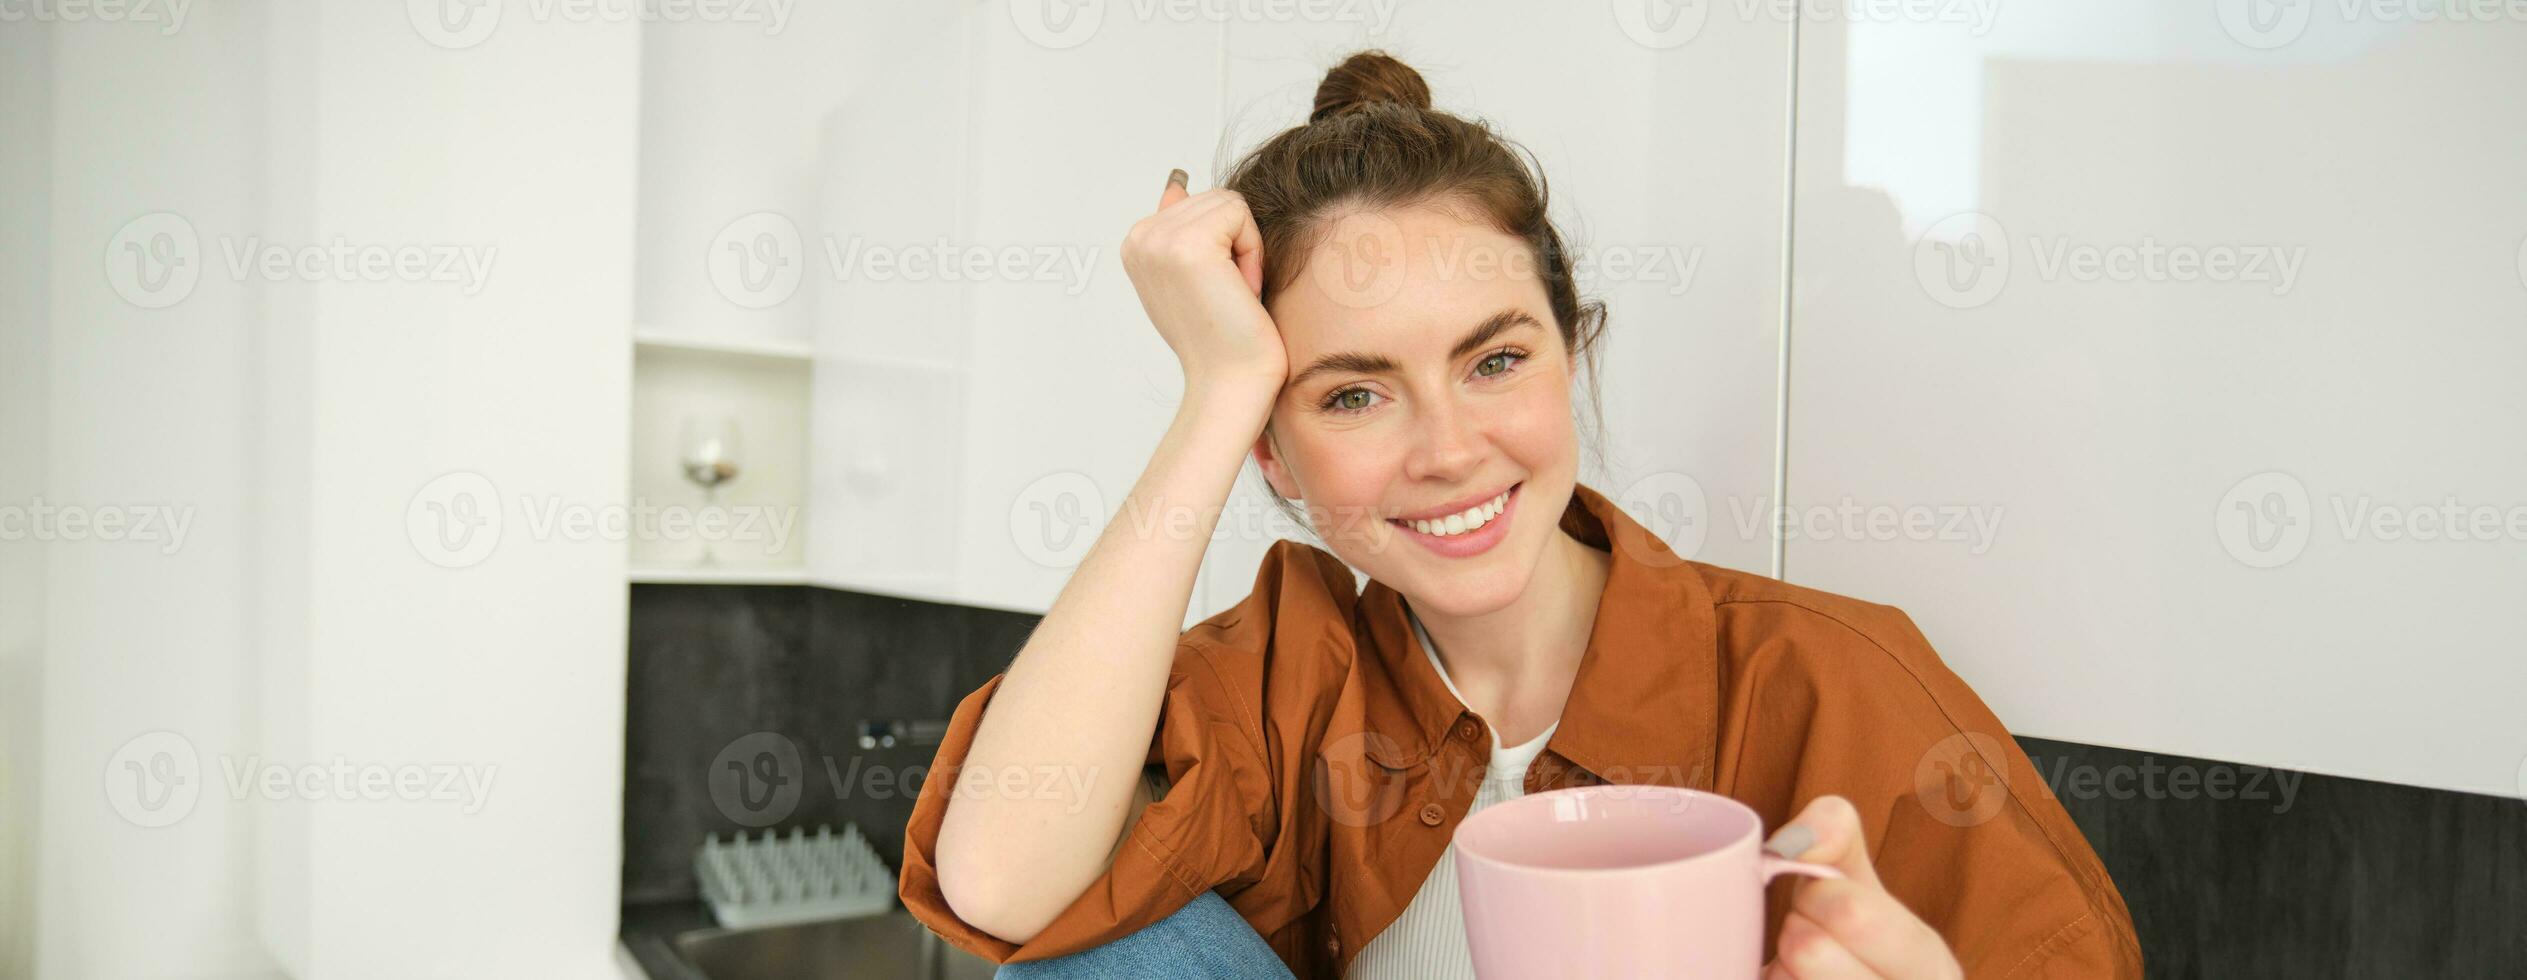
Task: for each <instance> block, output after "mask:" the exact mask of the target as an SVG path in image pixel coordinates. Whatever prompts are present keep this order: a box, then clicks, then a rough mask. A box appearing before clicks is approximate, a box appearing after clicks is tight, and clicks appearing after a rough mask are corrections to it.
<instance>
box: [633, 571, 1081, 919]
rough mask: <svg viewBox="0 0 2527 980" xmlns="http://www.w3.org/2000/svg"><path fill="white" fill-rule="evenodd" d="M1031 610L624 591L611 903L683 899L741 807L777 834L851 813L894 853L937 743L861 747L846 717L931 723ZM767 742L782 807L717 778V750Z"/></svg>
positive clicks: (775, 591)
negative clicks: (706, 848) (627, 617)
mask: <svg viewBox="0 0 2527 980" xmlns="http://www.w3.org/2000/svg"><path fill="white" fill-rule="evenodd" d="M1038 618H1039V617H1037V616H1032V615H1026V614H1020V613H1009V612H1000V611H995V610H986V609H973V608H968V607H963V606H950V605H941V604H938V603H930V602H916V601H912V600H906V599H895V598H888V597H884V596H873V595H866V594H863V593H857V592H843V591H838V590H834V589H821V588H810V587H806V586H722V585H635V586H632V597H631V671H630V682H629V686H630V688H631V692H630V698H631V703H630V705H629V708H628V713H627V715H626V718H625V721H626V728H627V731H626V732H625V737H624V756H625V766H626V770H627V771H626V772H625V778H624V787H623V795H624V800H623V900H624V901H625V902H627V903H629V902H650V901H667V900H676V899H686V898H692V897H694V895H695V890H694V881H693V852H694V849H695V848H697V847H700V846H701V843H702V838H703V835H704V834H706V833H715V834H718V835H720V836H721V837H723V838H724V837H726V836H728V835H729V834H730V833H731V832H734V831H737V830H740V829H748V828H747V827H746V825H745V824H742V823H740V822H739V819H740V818H746V819H747V820H748V821H749V822H753V823H761V822H763V821H764V820H766V819H771V823H770V824H769V826H770V827H772V828H773V829H774V830H776V831H786V830H788V829H789V828H791V827H807V828H814V827H815V826H816V825H818V824H820V823H829V824H832V825H834V827H835V829H836V830H837V831H839V830H840V829H841V826H842V824H843V823H845V822H851V823H856V824H858V825H859V826H860V830H861V832H862V833H864V834H867V835H868V837H869V842H870V843H871V844H872V845H874V846H875V847H876V848H877V851H878V853H879V855H881V856H883V857H884V858H886V860H887V863H888V864H889V865H890V866H900V863H901V861H902V857H903V846H904V822H905V821H906V820H908V819H910V818H911V816H912V801H913V794H914V791H915V790H916V789H918V788H919V785H920V779H921V777H922V776H923V775H924V774H925V773H926V772H927V770H928V768H929V764H930V757H931V754H932V753H933V751H934V750H935V749H936V746H935V745H930V744H915V743H910V742H898V743H897V744H896V745H895V746H893V747H891V748H884V747H881V748H871V749H863V748H861V747H860V745H859V736H860V724H861V722H862V721H864V720H880V721H882V720H890V719H892V720H903V721H944V720H945V719H946V718H947V716H948V713H949V712H950V711H951V710H953V709H954V708H955V707H956V703H957V701H959V700H960V699H962V698H963V697H964V696H965V694H966V693H967V692H969V691H972V690H973V689H975V688H977V687H981V686H982V684H983V682H984V681H986V680H989V679H991V676H992V675H993V674H995V673H998V672H1000V670H1002V669H1003V668H1005V667H1006V666H1008V663H1009V660H1010V658H1011V657H1014V656H1016V655H1017V652H1018V649H1019V647H1021V646H1023V645H1024V644H1025V643H1026V638H1027V634H1028V633H1029V632H1030V631H1032V630H1033V629H1034V628H1035V623H1036V621H1037V619H1038ZM758 733H769V734H758ZM782 739H786V740H787V742H788V743H789V744H790V745H791V746H793V747H794V750H793V751H794V752H795V760H796V761H795V763H793V762H792V761H791V760H792V758H793V757H792V756H790V755H787V754H779V750H778V748H777V747H778V746H779V745H780V740H782ZM741 740H742V741H741ZM767 747H770V748H772V749H773V750H774V751H775V752H776V754H778V757H779V759H780V766H779V767H778V769H777V774H776V775H775V778H776V779H778V780H790V779H795V780H796V783H795V784H794V785H795V786H796V787H797V792H796V793H795V795H794V797H790V798H789V799H794V801H795V802H789V799H785V798H784V797H781V796H772V797H769V798H764V797H755V798H751V799H750V796H751V795H752V793H751V791H756V790H761V789H764V788H765V787H764V786H763V785H762V784H760V783H757V784H753V785H745V786H741V785H735V784H733V783H732V782H731V781H730V779H731V774H730V772H729V770H728V769H727V764H728V763H729V762H731V761H734V762H736V763H738V764H739V765H741V766H749V765H751V764H752V763H753V762H755V761H756V757H757V756H759V755H760V754H761V753H762V751H763V750H765V749H766V748H767ZM724 752H725V753H727V754H728V757H727V758H723V757H722V756H723V753H724ZM715 767H717V769H718V770H719V775H720V781H719V783H718V785H717V786H716V787H715V786H714V784H713V781H712V776H713V773H714V768H715ZM715 790H716V793H715ZM758 802H760V803H763V804H764V805H761V806H751V805H750V804H751V803H758Z"/></svg>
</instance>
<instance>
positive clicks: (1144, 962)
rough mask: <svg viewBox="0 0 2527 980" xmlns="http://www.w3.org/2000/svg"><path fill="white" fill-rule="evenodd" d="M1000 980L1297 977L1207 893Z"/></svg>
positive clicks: (1005, 972)
mask: <svg viewBox="0 0 2527 980" xmlns="http://www.w3.org/2000/svg"><path fill="white" fill-rule="evenodd" d="M993 976H994V977H996V978H998V980H1072V978H1091V977H1093V978H1097V980H1159V978H1178V977H1215V978H1220V980H1292V977H1291V975H1290V968H1289V967H1287V966H1284V965H1283V964H1282V962H1281V958H1280V957H1279V956H1276V955H1274V954H1273V952H1272V947H1271V946H1269V945H1266V944H1265V943H1264V938H1263V937H1262V936H1261V935H1258V934H1256V932H1255V928H1254V927H1253V926H1250V925H1247V924H1246V919H1245V918H1244V917H1243V916H1240V915H1238V914H1237V910H1236V909H1235V908H1232V907H1230V906H1229V904H1228V900H1227V899H1225V898H1221V897H1220V895H1219V893H1218V892H1203V893H1202V894H1199V895H1196V896H1194V897H1193V900H1192V901H1189V902H1186V903H1185V905H1184V907H1183V908H1180V909H1177V910H1176V911H1174V912H1172V913H1169V914H1168V916H1167V917H1166V918H1164V919H1160V920H1158V921H1157V922H1153V923H1150V924H1149V926H1148V927H1146V928H1144V929H1142V930H1140V931H1138V932H1135V933H1132V934H1131V935H1128V936H1124V937H1122V938H1120V939H1116V940H1114V941H1113V942H1109V943H1106V944H1105V945H1103V946H1096V947H1092V948H1089V949H1083V950H1080V951H1079V952H1076V953H1072V954H1070V955H1068V956H1057V957H1054V958H1052V959H1049V960H1035V961H1032V962H1027V963H1010V964H1006V965H1003V966H1002V967H1001V968H1000V970H999V972H998V973H995V974H993Z"/></svg>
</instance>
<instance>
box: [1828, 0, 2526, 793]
mask: <svg viewBox="0 0 2527 980" xmlns="http://www.w3.org/2000/svg"><path fill="white" fill-rule="evenodd" d="M2450 6H2451V7H2454V6H2456V5H2450ZM2406 9H2407V8H2404V7H2397V8H2394V10H2388V9H2386V8H2373V7H2372V6H2370V5H2352V8H2351V11H2352V16H2351V17H2350V18H2349V19H2345V10H2346V8H2345V7H2343V6H2341V5H2335V4H2302V5H2285V4H2265V3H2253V2H2249V3H2221V4H2202V3H2192V2H2176V0H2161V2H2146V3H2128V4H2114V5H2091V6H2074V5H2069V4H2038V5H2035V6H2033V7H2029V6H2013V7H2010V8H2009V9H2008V12H2007V13H2008V16H2007V17H2006V18H2002V19H2000V20H1999V21H1997V22H1994V21H1989V20H1978V19H1977V18H1976V15H1975V12H1974V11H1973V10H1972V9H1971V7H1970V5H1961V6H1960V7H1959V8H1958V9H1957V10H1955V11H1953V12H1952V14H1953V16H1952V17H1951V16H1942V17H1939V18H1932V19H1927V20H1921V21H1912V22H1869V21H1861V22H1853V23H1842V22H1831V23H1826V22H1811V23H1809V24H1808V25H1806V29H1805V32H1804V35H1803V43H1802V45H1801V57H1800V62H1801V79H1800V95H1799V108H1800V111H1799V122H1798V130H1799V132H1798V137H1799V140H1798V154H1797V189H1798V195H1797V232H1796V234H1797V241H1798V250H1797V259H1796V265H1795V270H1794V282H1795V283H1796V300H1795V309H1794V312H1793V317H1792V326H1791V338H1792V356H1791V379H1792V390H1791V393H1790V411H1789V418H1790V422H1791V430H1790V433H1789V440H1788V471H1789V487H1790V495H1789V499H1790V503H1791V504H1792V511H1791V514H1790V517H1791V518H1792V522H1791V526H1790V532H1791V534H1792V539H1791V540H1790V542H1789V543H1788V546H1787V556H1788V557H1787V568H1786V572H1787V574H1788V576H1789V577H1790V578H1791V579H1793V580H1795V581H1798V582H1801V583H1805V584H1811V585H1816V586H1820V587H1823V588H1827V589H1832V590H1835V591H1840V592H1847V593H1851V594H1855V595H1858V596H1861V597H1863V598H1868V599H1873V600H1877V601H1882V602H1889V603H1894V604H1897V605H1900V606H1902V607H1904V608H1905V609H1907V610H1908V611H1910V612H1911V614H1912V615H1913V617H1914V619H1915V620H1917V621H1918V622H1919V623H1920V625H1921V627H1922V629H1923V631H1924V632H1925V633H1926V634H1927V635H1928V636H1929V638H1930V640H1931V641H1932V643H1933V644H1935V645H1936V646H1937V647H1938V648H1939V649H1940V651H1941V653H1942V654H1943V656H1944V657H1945V658H1946V659H1947V660H1948V661H1949V662H1950V663H1951V664H1952V665H1954V666H1955V667H1956V669H1957V670H1958V672H1959V673H1960V674H1962V675H1963V676H1964V677H1965V678H1966V679H1967V680H1968V681H1970V682H1971V683H1973V684H1974V686H1975V687H1976V689H1977V690H1978V691H1980V692H1981V693H1982V694H1983V696H1984V697H1985V699H1986V700H1988V701H1989V702H1990V703H1991V704H1992V706H1993V708H1994V710H1995V711H1996V712H1997V713H1998V714H1999V715H2000V717H2001V718H2002V720H2003V721H2005V722H2007V723H2009V724H2010V725H2011V726H2012V727H2013V728H2014V729H2017V730H2019V731H2021V732H2024V733H2026V734H2032V735H2042V736H2049V737H2057V738H2069V739H2077V740H2081V741H2087V742H2096V743H2103V744H2110V745H2119V746H2127V747H2133V748H2141V749H2150V750H2159V751H2173V752H2182V753H2185V754H2189V755H2196V756H2208V757H2213V758H2221V759H2232V760H2239V761H2244V762H2252V763H2263V764H2272V765H2281V766H2290V767H2295V768H2300V769H2308V770H2314V771H2319V772H2326V773H2334V774H2343V775H2351V776H2360V777H2367V778H2373V779H2387V780H2394V781H2399V782H2409V783H2414V784H2419V785H2426V786H2436V787H2443V788H2450V789H2460V790H2470V791H2476V792H2491V793H2505V794H2515V793H2518V792H2519V791H2520V776H2521V762H2522V759H2523V758H2527V729H2522V728H2521V727H2519V726H2518V725H2517V724H2516V719H2517V717H2518V707H2519V705H2520V703H2521V700H2522V698H2523V697H2527V656H2522V655H2521V654H2522V652H2527V603H2522V602H2520V601H2519V600H2520V597H2521V596H2522V595H2523V594H2527V510H2522V508H2527V456H2522V455H2520V453H2519V451H2518V449H2519V447H2520V446H2521V445H2522V444H2527V388H2522V387H2521V386H2520V385H2519V384H2518V380H2517V379H2518V377H2519V374H2520V371H2521V369H2522V368H2527V329H2522V326H2527V283H2522V277H2523V276H2527V270H2522V264H2523V263H2527V257H2522V254H2521V251H2522V243H2521V239H2522V236H2527V194H2522V193H2521V192H2520V191H2519V188H2518V176H2519V174H2521V173H2527V100H2522V99H2520V98H2519V97H2518V93H2519V92H2520V90H2521V88H2522V86H2523V85H2527V24H2522V23H2520V22H2518V21H2516V20H2494V21H2490V22H2484V21H2479V20H2476V21H2470V20H2462V19H2452V18H2450V17H2448V16H2437V17H2434V18H2433V19H2430V20H2406V19H2397V17H2398V16H2399V15H2398V13H2397V12H2398V11H2404V10H2406Z"/></svg>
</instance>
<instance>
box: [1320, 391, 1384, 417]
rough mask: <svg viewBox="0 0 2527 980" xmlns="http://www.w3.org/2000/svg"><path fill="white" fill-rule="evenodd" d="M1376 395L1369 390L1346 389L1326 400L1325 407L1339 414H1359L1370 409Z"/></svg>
mask: <svg viewBox="0 0 2527 980" xmlns="http://www.w3.org/2000/svg"><path fill="white" fill-rule="evenodd" d="M1374 397H1376V393H1375V392H1372V391H1370V390H1369V389H1367V388H1345V389H1343V390H1341V391H1337V392H1334V393H1333V395H1332V396H1331V397H1328V398H1326V399H1325V407H1326V408H1330V409H1333V410H1334V411H1337V412H1357V411H1361V410H1363V409H1366V408H1368V407H1369V405H1370V404H1371V402H1370V401H1369V399H1371V398H1374Z"/></svg>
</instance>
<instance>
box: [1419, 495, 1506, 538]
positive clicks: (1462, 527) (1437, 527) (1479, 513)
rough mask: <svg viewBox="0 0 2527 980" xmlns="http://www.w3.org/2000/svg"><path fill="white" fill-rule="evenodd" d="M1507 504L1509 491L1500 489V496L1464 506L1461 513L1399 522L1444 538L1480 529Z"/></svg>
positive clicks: (1497, 515) (1424, 532)
mask: <svg viewBox="0 0 2527 980" xmlns="http://www.w3.org/2000/svg"><path fill="white" fill-rule="evenodd" d="M1507 506H1509V491H1507V490H1503V491H1501V493H1500V496H1497V497H1493V498H1492V499H1490V500H1487V501H1484V502H1483V503H1481V504H1477V505H1475V506H1473V507H1469V508H1466V510H1465V512H1464V513H1462V514H1450V515H1448V516H1446V517H1443V518H1439V519H1437V520H1428V521H1403V522H1400V523H1403V524H1405V525H1406V526H1408V527H1411V528H1412V529H1413V530H1416V531H1420V532H1421V533H1423V534H1427V535H1430V536H1432V537H1440V538H1445V537H1450V536H1453V535H1458V534H1464V533H1466V532H1468V531H1475V530H1480V529H1482V527H1483V525H1485V524H1489V523H1491V522H1492V518H1495V517H1499V516H1500V512H1501V509H1502V508H1504V507H1507Z"/></svg>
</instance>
